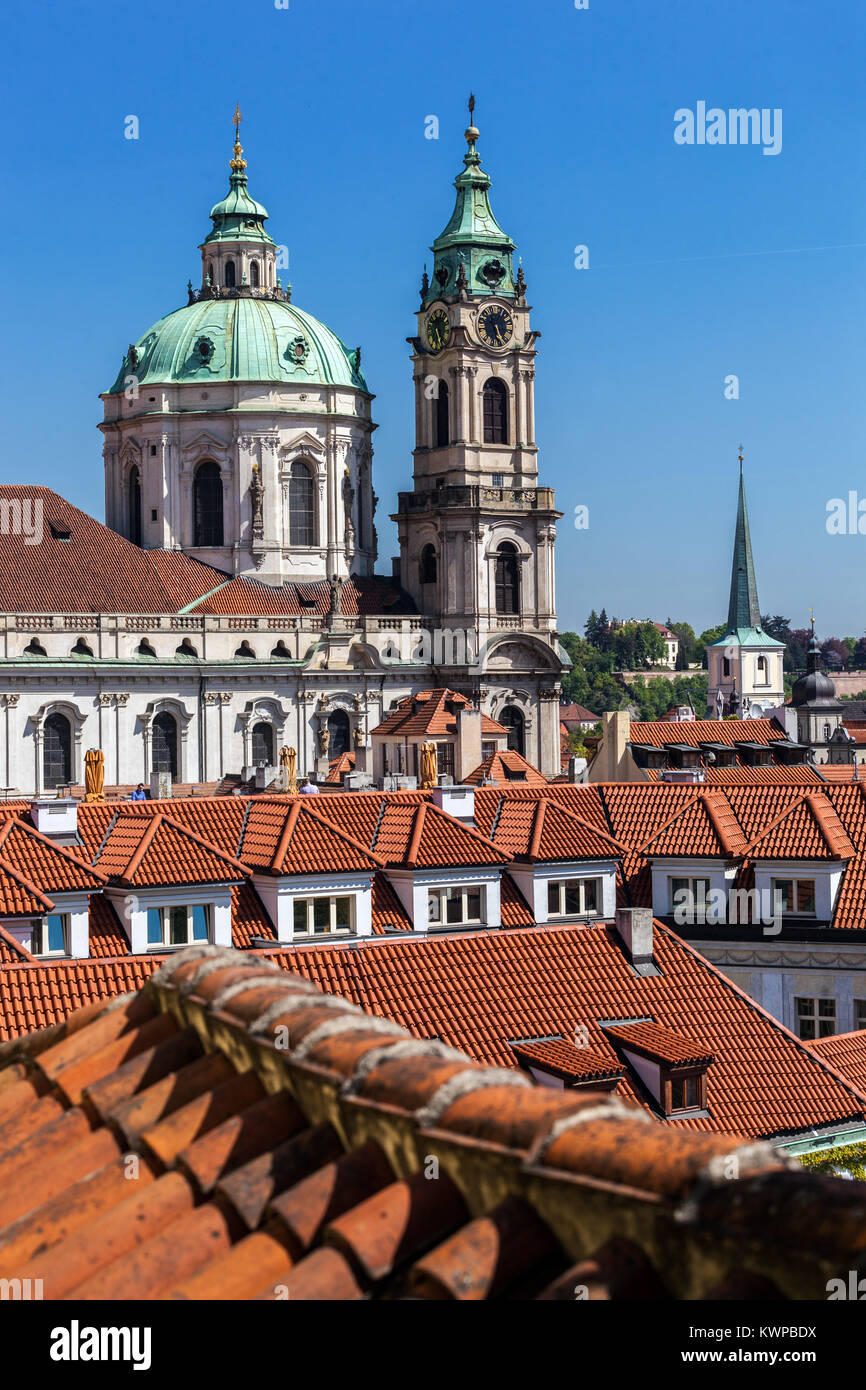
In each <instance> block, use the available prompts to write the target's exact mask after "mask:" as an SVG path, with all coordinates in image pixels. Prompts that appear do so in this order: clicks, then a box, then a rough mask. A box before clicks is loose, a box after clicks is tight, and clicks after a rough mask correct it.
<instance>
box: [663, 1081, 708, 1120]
mask: <svg viewBox="0 0 866 1390" xmlns="http://www.w3.org/2000/svg"><path fill="white" fill-rule="evenodd" d="M670 1087H671V1093H670V1095H671V1099H670V1110H671V1114H673V1113H674V1112H675V1111H677V1110H700V1109H701V1078H700V1076H698V1075H695V1076H672V1077H671V1078H670Z"/></svg>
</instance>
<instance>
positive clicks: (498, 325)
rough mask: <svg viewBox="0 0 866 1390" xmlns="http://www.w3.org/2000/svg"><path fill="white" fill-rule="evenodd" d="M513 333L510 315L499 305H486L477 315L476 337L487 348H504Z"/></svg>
mask: <svg viewBox="0 0 866 1390" xmlns="http://www.w3.org/2000/svg"><path fill="white" fill-rule="evenodd" d="M513 332H514V323H513V321H512V318H511V315H510V314H509V312H508V310H507V309H506V308H504V307H503V306H502V305H501V304H488V305H487V308H486V309H482V310H481V313H480V314H479V315H478V336H479V338H480V339H481V341H482V343H484V344H485V345H486V346H487V347H493V348H500V347H505V344H506V343H507V342H509V341H510V339H511V335H512V333H513Z"/></svg>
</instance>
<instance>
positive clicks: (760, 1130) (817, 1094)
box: [280, 923, 866, 1137]
mask: <svg viewBox="0 0 866 1390" xmlns="http://www.w3.org/2000/svg"><path fill="white" fill-rule="evenodd" d="M654 959H655V960H656V963H657V965H658V967H659V972H660V973H659V974H658V975H655V976H648V977H641V976H637V975H636V974H635V972H634V970H633V969H632V967H631V965H630V964H629V962H628V961H627V960H626V958H625V956H624V954H623V952H622V949H621V943H620V940H619V936H618V933H617V931H616V929H615V928H614V927H611V926H607V925H604V924H598V925H589V926H582V927H579V928H576V927H538V926H535V927H530V928H527V929H520V928H516V929H513V930H509V931H503V932H480V933H474V932H473V933H466V934H463V935H460V936H446V937H438V936H434V937H417V936H414V935H409V936H407V937H406V938H405V939H401V940H391V941H381V940H375V941H370V942H369V943H368V944H366V945H364V946H363V948H362V949H360V950H349V951H347V950H339V949H338V950H334V949H331V948H329V947H327V946H325V947H318V946H315V947H309V948H306V947H305V948H302V949H299V950H296V951H293V952H291V953H288V958H286V957H285V956H284V957H281V958H280V964H282V965H284V968H286V969H288V968H289V967H291V969H293V970H296V971H298V972H299V973H300V974H302V975H305V976H306V977H307V978H308V979H310V980H311V981H312V982H313V983H315V984H316V985H317V986H318V987H319V988H321V989H325V990H327V991H328V992H329V993H333V994H339V995H341V996H343V997H345V998H348V999H351V1000H352V1001H353V1002H354V1003H356V1004H362V1005H363V1007H364V1008H366V1009H369V1010H370V1011H372V1012H373V1013H376V1014H378V1015H380V1016H382V1017H384V1018H390V1019H393V1020H394V1021H395V1022H397V1023H400V1024H401V1025H402V1026H403V1027H406V1028H409V1029H410V1031H412V1032H413V1033H415V1034H416V1036H423V1037H437V1038H441V1040H442V1041H443V1042H445V1043H447V1044H448V1045H450V1046H453V1047H460V1048H463V1049H464V1050H465V1051H467V1052H469V1053H470V1054H471V1055H472V1056H474V1057H476V1058H478V1060H479V1061H481V1062H485V1063H487V1064H489V1065H491V1066H513V1064H514V1057H513V1053H512V1051H511V1048H510V1046H509V1040H510V1039H519V1038H533V1037H534V1038H540V1037H550V1036H551V1035H554V1034H560V1035H562V1036H564V1037H571V1036H573V1033H574V1029H575V1027H577V1026H578V1025H583V1026H585V1027H586V1029H587V1032H588V1045H589V1046H590V1047H591V1048H592V1049H593V1050H594V1051H596V1052H598V1053H599V1054H600V1055H601V1056H606V1057H608V1058H610V1060H611V1063H612V1064H613V1063H615V1062H618V1061H619V1060H620V1059H619V1057H618V1056H617V1053H616V1050H615V1049H614V1046H613V1043H612V1041H611V1040H610V1039H609V1038H608V1036H607V1034H606V1030H605V1027H604V1024H605V1023H610V1022H612V1021H613V1020H615V1019H628V1018H632V1019H634V1018H641V1017H643V1018H647V1017H649V1018H652V1019H653V1020H654V1021H655V1023H657V1024H658V1025H659V1027H661V1028H665V1029H668V1030H670V1032H671V1033H674V1034H676V1035H678V1036H679V1037H681V1038H685V1039H687V1040H688V1039H692V1038H695V1039H700V1046H701V1048H702V1049H705V1050H706V1052H708V1053H711V1054H712V1055H713V1056H714V1058H715V1062H714V1064H713V1068H712V1072H711V1085H710V1092H709V1114H708V1115H707V1116H701V1117H691V1118H687V1117H684V1118H682V1119H680V1118H677V1119H676V1120H671V1121H668V1122H667V1123H673V1124H676V1125H677V1126H680V1125H682V1126H685V1127H688V1128H694V1129H699V1130H707V1131H711V1130H722V1131H727V1132H730V1131H732V1130H738V1131H739V1132H741V1133H744V1134H750V1135H753V1136H764V1137H768V1136H771V1135H781V1134H787V1133H791V1132H797V1131H799V1130H802V1129H808V1128H811V1127H814V1126H817V1125H826V1124H845V1123H851V1124H854V1123H858V1124H859V1123H860V1122H861V1120H862V1117H863V1115H864V1114H866V1094H863V1093H861V1092H859V1091H858V1090H857V1089H856V1088H854V1087H851V1086H846V1085H844V1084H842V1083H841V1082H840V1080H839V1079H838V1078H837V1077H836V1076H835V1075H834V1074H833V1073H831V1072H829V1071H828V1070H827V1069H825V1068H823V1067H822V1066H821V1065H820V1064H819V1061H818V1058H817V1057H816V1056H815V1054H814V1053H813V1052H812V1051H811V1049H810V1048H809V1047H808V1046H807V1045H806V1044H805V1043H802V1042H801V1041H800V1040H799V1039H798V1038H795V1037H794V1035H793V1034H792V1033H790V1032H789V1031H788V1029H787V1028H784V1027H783V1026H782V1025H781V1024H780V1023H778V1022H777V1021H776V1020H775V1019H774V1018H772V1017H771V1016H770V1015H769V1014H768V1013H766V1011H765V1010H764V1009H762V1008H761V1007H760V1006H759V1005H757V1004H755V1003H754V1001H753V1000H752V999H750V998H749V996H748V995H746V994H745V993H744V992H743V991H741V990H740V989H738V987H737V986H736V985H734V984H732V983H731V981H730V980H728V979H727V978H726V977H725V976H724V975H723V974H722V973H721V971H719V970H717V969H716V968H715V967H714V966H712V965H710V964H709V962H707V961H706V960H704V958H703V957H702V956H700V955H699V954H698V953H697V952H696V951H694V950H693V949H692V948H691V947H690V946H688V945H686V944H685V943H684V942H682V941H680V940H679V938H678V937H677V936H676V935H675V934H674V933H673V932H671V931H669V930H668V929H667V928H665V927H664V926H662V925H661V924H659V923H656V924H655V945H654ZM491 981H496V988H495V989H494V988H491ZM618 1094H620V1095H622V1096H623V1097H626V1098H628V1099H629V1100H631V1101H634V1102H636V1103H641V1104H643V1097H642V1094H641V1091H640V1088H639V1087H638V1085H637V1084H636V1083H635V1082H634V1081H633V1080H631V1079H630V1078H629V1077H626V1078H625V1079H624V1081H623V1082H622V1083H620V1085H619V1087H618Z"/></svg>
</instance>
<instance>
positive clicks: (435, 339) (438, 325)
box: [427, 309, 451, 352]
mask: <svg viewBox="0 0 866 1390" xmlns="http://www.w3.org/2000/svg"><path fill="white" fill-rule="evenodd" d="M450 337H451V324H450V323H449V322H448V315H447V314H446V312H445V310H444V309H436V310H435V311H434V313H432V314H431V315H430V317H429V319H428V320H427V342H428V343H429V345H430V348H431V351H433V352H441V351H442V349H443V348H444V347H445V346H446V345H447V343H448V339H449V338H450Z"/></svg>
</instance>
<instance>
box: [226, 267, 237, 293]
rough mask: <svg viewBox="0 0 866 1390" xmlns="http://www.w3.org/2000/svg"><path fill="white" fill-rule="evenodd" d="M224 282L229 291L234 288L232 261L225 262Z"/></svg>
mask: <svg viewBox="0 0 866 1390" xmlns="http://www.w3.org/2000/svg"><path fill="white" fill-rule="evenodd" d="M225 282H226V284H227V285H228V287H229V289H231V288H232V287H233V286H234V283H235V263H234V261H226V270H225Z"/></svg>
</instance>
